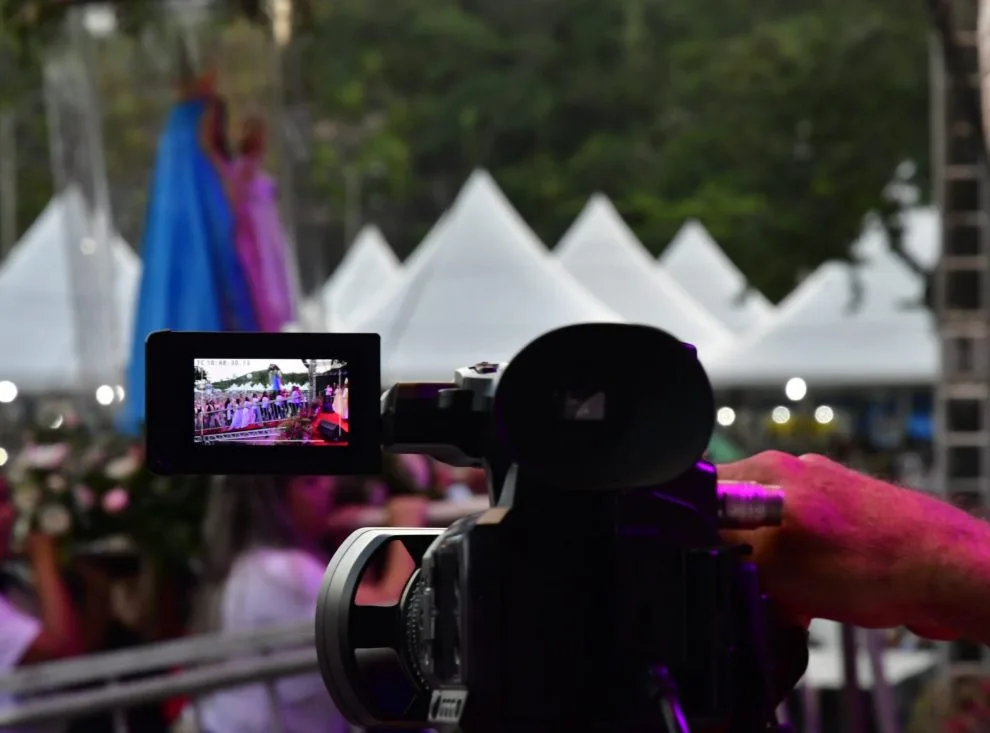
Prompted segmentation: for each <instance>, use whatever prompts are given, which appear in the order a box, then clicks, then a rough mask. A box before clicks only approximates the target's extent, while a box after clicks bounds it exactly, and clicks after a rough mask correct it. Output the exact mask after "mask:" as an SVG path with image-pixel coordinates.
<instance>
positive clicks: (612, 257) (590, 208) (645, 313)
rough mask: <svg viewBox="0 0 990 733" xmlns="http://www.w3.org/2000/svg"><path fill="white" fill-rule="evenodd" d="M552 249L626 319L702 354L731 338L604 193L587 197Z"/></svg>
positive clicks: (594, 291)
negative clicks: (655, 256)
mask: <svg viewBox="0 0 990 733" xmlns="http://www.w3.org/2000/svg"><path fill="white" fill-rule="evenodd" d="M554 254H556V256H557V258H558V259H559V260H560V262H561V264H562V265H563V266H564V267H565V268H566V269H567V271H568V272H570V273H571V275H573V276H574V277H575V279H577V281H578V282H580V283H581V284H582V285H584V286H585V287H586V288H588V290H589V291H590V292H591V293H592V294H594V295H595V296H597V297H598V298H600V299H601V301H602V302H603V303H605V304H606V305H608V306H610V307H611V308H613V309H614V310H615V311H616V312H617V313H618V314H619V315H621V316H622V317H623V318H625V319H626V320H628V321H630V322H633V323H643V324H646V325H648V326H654V327H656V328H660V329H663V330H664V331H667V332H668V333H670V334H672V335H674V336H676V337H677V338H679V339H681V340H682V341H687V342H689V343H692V344H694V345H695V346H696V347H697V349H698V353H699V355H701V356H705V355H707V354H711V353H713V352H714V351H716V350H718V349H720V348H723V347H724V346H725V345H726V344H727V343H728V342H729V341H730V340H731V334H730V333H729V331H728V329H726V328H725V327H723V326H722V324H721V323H720V322H719V321H718V320H717V319H716V318H715V317H714V316H712V314H710V313H708V312H707V311H706V310H705V309H704V308H703V307H702V306H701V305H699V304H698V303H697V302H696V301H695V300H694V299H693V298H692V297H691V296H690V295H688V293H687V292H685V291H684V289H683V288H681V286H680V285H678V284H677V283H676V282H675V281H674V280H673V279H672V278H671V277H670V276H669V275H668V274H666V273H665V272H663V271H662V270H659V269H657V268H656V266H655V263H654V262H653V258H652V257H651V256H650V254H649V253H648V252H647V251H646V248H645V247H643V245H642V243H641V242H640V241H639V240H638V239H637V238H636V235H635V234H633V232H632V230H631V229H630V228H629V227H628V226H627V225H626V223H625V222H624V221H623V220H622V217H621V216H620V215H619V212H618V211H616V210H615V207H614V206H613V205H612V202H611V201H609V200H608V198H607V197H606V196H603V195H602V194H595V195H594V196H592V197H591V199H590V200H589V201H588V203H587V205H586V206H585V207H584V210H583V211H582V212H581V213H580V215H579V216H578V218H577V219H575V220H574V223H573V224H571V227H570V228H569V229H568V230H567V232H566V233H565V234H564V236H563V237H562V238H561V240H560V243H559V244H558V245H557V247H556V249H554Z"/></svg>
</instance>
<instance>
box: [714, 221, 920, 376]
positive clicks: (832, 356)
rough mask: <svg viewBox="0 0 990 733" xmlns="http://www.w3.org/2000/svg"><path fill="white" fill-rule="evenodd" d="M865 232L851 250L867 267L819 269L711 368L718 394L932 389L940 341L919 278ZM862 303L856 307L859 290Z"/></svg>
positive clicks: (839, 265) (870, 232) (835, 265)
mask: <svg viewBox="0 0 990 733" xmlns="http://www.w3.org/2000/svg"><path fill="white" fill-rule="evenodd" d="M882 237H883V234H882V233H880V232H877V231H876V230H875V229H874V228H872V227H868V228H867V231H866V232H865V233H864V235H863V238H862V239H861V240H860V241H859V242H858V243H857V245H856V246H855V247H854V251H855V252H856V253H857V254H858V255H860V256H861V257H862V258H863V259H864V262H863V263H862V264H861V265H860V266H858V267H854V266H852V265H849V264H846V263H840V262H828V263H826V264H824V265H822V266H821V267H820V268H819V269H818V270H816V271H815V272H814V273H813V274H812V275H811V276H809V277H808V278H807V279H806V280H805V281H804V282H802V283H801V285H800V286H798V288H797V289H796V290H795V291H794V292H793V293H791V295H789V296H788V297H787V298H786V299H785V300H784V301H783V302H782V303H781V304H780V305H779V307H778V308H777V309H776V313H775V314H774V316H773V318H772V319H771V320H770V321H769V322H768V323H767V324H766V325H765V326H764V327H763V328H761V329H760V330H759V331H757V332H755V333H753V334H752V335H751V336H749V337H747V338H746V339H745V340H743V341H741V342H739V343H737V344H736V345H734V346H733V347H732V348H731V349H729V350H728V351H727V352H723V353H720V354H719V355H718V357H717V358H716V359H715V360H713V362H712V363H710V364H706V367H708V373H709V376H711V378H712V381H713V382H714V384H715V386H716V387H736V386H739V387H746V386H748V387H780V388H783V385H784V384H785V382H786V381H787V380H788V379H790V378H791V377H801V378H802V379H804V380H806V381H807V382H808V384H809V385H810V386H811V387H812V388H814V387H815V386H824V387H834V386H853V387H855V386H878V385H909V384H919V385H920V384H928V383H931V381H932V380H933V379H934V378H935V377H936V375H937V374H938V369H939V365H938V339H937V335H936V330H935V322H934V318H933V317H932V315H931V313H930V312H929V311H928V310H927V309H926V308H925V307H924V306H923V305H921V304H920V300H921V297H922V294H923V292H924V291H923V288H924V283H923V280H922V278H921V277H919V276H918V275H917V274H916V273H914V272H913V271H911V270H910V269H909V268H908V267H907V265H905V264H904V263H903V262H901V261H900V260H899V259H898V258H897V256H896V255H894V254H892V253H891V252H890V250H889V248H888V247H887V246H886V242H885V241H883V239H882ZM857 283H858V285H859V290H860V299H859V301H858V302H857V301H856V290H857V288H856V284H857Z"/></svg>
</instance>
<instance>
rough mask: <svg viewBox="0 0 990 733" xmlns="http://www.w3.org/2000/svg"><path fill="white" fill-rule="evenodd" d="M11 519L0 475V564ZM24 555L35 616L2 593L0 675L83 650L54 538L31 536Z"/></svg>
mask: <svg viewBox="0 0 990 733" xmlns="http://www.w3.org/2000/svg"><path fill="white" fill-rule="evenodd" d="M15 518H16V509H15V508H14V505H13V502H12V497H11V495H10V488H9V486H8V484H7V482H6V481H5V480H4V479H3V478H2V477H0V561H2V560H3V559H5V556H6V554H7V553H8V548H9V547H10V541H11V537H12V534H13V529H14V521H15ZM25 551H26V554H27V557H28V560H29V561H30V563H31V570H32V571H33V574H34V581H35V594H36V597H37V606H38V616H37V617H35V616H33V615H31V614H29V613H27V612H26V611H24V610H22V609H21V608H19V607H18V606H16V605H15V604H14V603H13V602H12V601H11V600H10V599H8V598H7V597H5V596H4V595H2V594H0V676H2V675H4V674H6V673H8V672H11V671H13V670H15V669H17V668H19V667H24V666H27V665H30V664H37V663H39V662H50V661H54V660H57V659H64V658H66V657H71V656H74V655H76V654H79V653H81V652H82V651H83V648H84V642H83V632H82V625H81V622H80V618H79V614H78V611H77V609H76V607H75V605H74V604H73V602H72V596H71V594H70V593H69V590H68V588H67V587H66V584H65V582H64V580H63V578H62V575H61V573H60V572H59V567H58V562H57V548H56V547H55V542H54V540H53V539H52V538H51V537H48V536H46V535H41V534H31V535H30V536H28V538H27V543H26V547H25ZM10 703H11V700H10V698H9V697H5V696H3V695H0V708H3V707H7V706H8V705H9V704H10ZM4 733H14V732H13V731H9V730H8V731H5V732H4Z"/></svg>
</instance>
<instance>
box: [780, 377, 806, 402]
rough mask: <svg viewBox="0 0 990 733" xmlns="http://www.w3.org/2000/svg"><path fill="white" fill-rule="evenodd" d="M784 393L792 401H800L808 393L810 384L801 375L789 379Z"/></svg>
mask: <svg viewBox="0 0 990 733" xmlns="http://www.w3.org/2000/svg"><path fill="white" fill-rule="evenodd" d="M784 394H785V395H786V396H787V399H789V400H790V401H791V402H800V401H801V400H803V399H804V397H805V395H807V394H808V384H807V382H805V381H804V380H803V379H801V377H794V378H793V379H788V380H787V384H785V385H784Z"/></svg>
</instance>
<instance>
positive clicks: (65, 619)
mask: <svg viewBox="0 0 990 733" xmlns="http://www.w3.org/2000/svg"><path fill="white" fill-rule="evenodd" d="M31 563H32V566H33V570H34V580H35V590H36V592H37V594H38V606H39V610H40V615H41V624H42V634H43V636H44V637H45V641H46V643H47V645H48V646H50V647H52V648H51V650H50V654H51V656H53V657H59V656H67V655H71V654H75V653H77V652H79V651H80V649H79V645H80V641H81V640H80V634H79V624H78V619H77V617H76V612H75V608H74V606H73V603H72V598H71V597H70V595H69V591H68V588H66V586H65V582H64V581H63V580H62V576H61V573H60V572H59V569H58V564H57V562H56V558H55V548H54V545H52V544H51V543H50V540H47V539H45V540H44V541H42V542H39V543H38V544H36V546H35V547H34V548H32V551H31Z"/></svg>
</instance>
